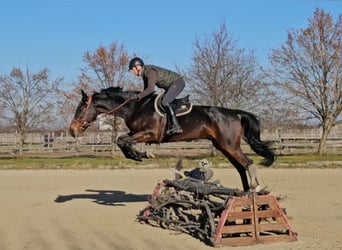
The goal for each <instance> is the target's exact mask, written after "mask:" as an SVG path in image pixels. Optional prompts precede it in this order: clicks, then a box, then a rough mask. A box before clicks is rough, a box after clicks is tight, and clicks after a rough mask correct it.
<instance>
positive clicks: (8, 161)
mask: <svg viewBox="0 0 342 250" xmlns="http://www.w3.org/2000/svg"><path fill="white" fill-rule="evenodd" d="M250 157H251V158H252V159H253V161H254V162H255V163H258V162H260V161H261V160H262V158H261V157H258V156H250ZM204 158H205V159H207V160H209V161H210V162H211V163H212V166H213V168H220V167H227V168H233V167H232V165H231V164H230V163H228V161H227V160H226V158H225V157H223V156H216V157H211V156H208V155H197V156H191V157H189V156H184V157H183V158H182V165H183V167H184V168H194V167H196V166H197V164H198V161H199V160H201V159H204ZM177 161H178V158H176V157H173V156H157V157H156V158H155V159H144V160H143V161H142V162H136V161H132V160H129V159H125V158H124V157H122V156H118V157H115V158H112V157H109V156H93V155H89V156H87V155H83V156H78V157H76V156H67V157H32V156H31V157H30V156H23V157H0V169H3V170H4V169H17V170H20V169H37V170H38V169H80V170H81V169H128V168H170V167H174V166H175V165H176V163H177ZM271 168H342V155H326V156H323V157H320V156H317V155H291V156H278V158H277V160H276V162H275V164H273V165H272V166H271Z"/></svg>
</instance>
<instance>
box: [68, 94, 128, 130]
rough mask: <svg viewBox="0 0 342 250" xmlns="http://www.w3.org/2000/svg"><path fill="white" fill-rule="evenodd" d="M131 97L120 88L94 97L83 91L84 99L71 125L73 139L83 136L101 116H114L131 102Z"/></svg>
mask: <svg viewBox="0 0 342 250" xmlns="http://www.w3.org/2000/svg"><path fill="white" fill-rule="evenodd" d="M131 95H132V93H131V92H125V91H122V88H120V87H109V88H107V89H102V90H101V92H100V93H97V92H95V93H94V94H93V95H92V96H88V95H87V94H86V93H85V92H84V91H83V90H82V99H81V101H80V103H79V104H78V106H77V109H76V111H75V115H74V118H73V120H72V121H71V124H70V134H71V135H72V136H73V137H75V136H79V135H82V134H83V132H84V131H85V130H86V129H87V128H88V127H89V126H90V125H91V123H92V122H94V121H95V120H96V118H97V116H98V115H99V114H102V113H104V114H113V113H114V112H115V111H117V110H118V109H120V108H121V107H122V106H123V105H125V104H126V103H127V102H128V101H129V100H130V97H131Z"/></svg>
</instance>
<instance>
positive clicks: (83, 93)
mask: <svg viewBox="0 0 342 250" xmlns="http://www.w3.org/2000/svg"><path fill="white" fill-rule="evenodd" d="M81 94H82V102H84V103H86V102H87V101H88V95H87V94H86V92H84V90H83V89H82V90H81Z"/></svg>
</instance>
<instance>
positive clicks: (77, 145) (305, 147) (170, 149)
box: [0, 127, 342, 155]
mask: <svg viewBox="0 0 342 250" xmlns="http://www.w3.org/2000/svg"><path fill="white" fill-rule="evenodd" d="M261 137H262V139H263V140H269V141H272V142H273V147H274V148H275V149H276V151H277V153H278V154H282V155H287V154H302V153H314V152H316V151H317V149H318V144H319V141H320V137H321V130H320V129H276V130H265V131H264V132H263V133H262V135H261ZM18 146H19V136H18V135H17V134H16V133H0V155H4V154H17V153H18ZM242 147H243V150H244V152H246V153H252V151H251V150H250V148H249V146H248V145H246V144H245V143H243V145H242ZM212 148H213V147H212V144H211V142H210V141H208V140H197V141H190V142H177V143H163V144H157V145H156V144H152V145H145V144H138V145H137V149H140V150H148V151H152V152H156V153H158V154H168V153H169V154H174V153H175V151H178V152H179V153H182V154H186V153H188V154H194V151H196V153H210V152H212ZM115 150H116V151H117V152H119V149H118V148H115ZM110 151H111V131H98V132H87V133H86V134H85V136H83V137H79V138H78V139H77V140H75V139H74V138H72V137H71V136H69V135H68V134H66V133H61V134H59V135H58V136H56V135H55V134H54V133H30V134H29V135H28V137H27V139H26V141H25V145H24V154H25V153H30V154H32V153H34V154H41V155H44V154H47V153H52V154H54V153H55V154H56V155H57V154H69V155H78V154H80V153H81V154H100V153H102V154H103V153H104V154H110ZM326 152H329V153H342V128H341V127H340V128H339V127H335V128H334V129H333V130H332V131H331V133H330V134H329V137H328V140H327V144H326Z"/></svg>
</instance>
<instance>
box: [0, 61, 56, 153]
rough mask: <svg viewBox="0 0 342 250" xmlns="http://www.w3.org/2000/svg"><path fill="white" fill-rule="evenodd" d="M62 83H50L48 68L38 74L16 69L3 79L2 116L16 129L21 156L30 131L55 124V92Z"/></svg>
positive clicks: (2, 77)
mask: <svg viewBox="0 0 342 250" xmlns="http://www.w3.org/2000/svg"><path fill="white" fill-rule="evenodd" d="M62 80H63V78H58V79H56V80H50V79H49V72H48V69H47V68H43V69H42V70H40V71H39V72H38V73H35V74H31V73H30V71H29V70H28V69H26V72H23V71H22V70H21V69H19V68H13V69H12V71H11V72H10V74H9V75H4V76H1V77H0V88H1V92H0V107H2V112H1V113H0V117H1V118H2V119H3V122H4V123H7V124H12V126H15V127H16V130H17V133H18V134H19V154H20V155H22V153H23V146H24V142H25V139H26V136H27V132H28V131H29V129H31V128H36V127H43V126H44V125H47V124H51V123H53V122H54V120H55V117H54V115H53V114H54V112H53V111H54V107H55V102H56V98H55V91H56V90H57V89H58V87H59V84H60V83H61V81H62Z"/></svg>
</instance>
